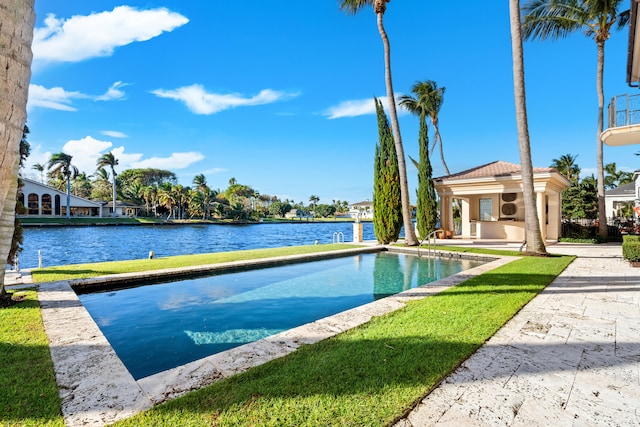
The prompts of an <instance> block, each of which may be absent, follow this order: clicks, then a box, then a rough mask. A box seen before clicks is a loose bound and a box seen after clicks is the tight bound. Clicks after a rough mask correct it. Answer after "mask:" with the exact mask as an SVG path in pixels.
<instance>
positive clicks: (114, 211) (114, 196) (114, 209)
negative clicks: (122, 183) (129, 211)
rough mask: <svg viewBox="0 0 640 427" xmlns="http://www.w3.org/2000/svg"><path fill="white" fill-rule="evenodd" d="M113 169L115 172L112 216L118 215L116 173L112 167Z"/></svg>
mask: <svg viewBox="0 0 640 427" xmlns="http://www.w3.org/2000/svg"><path fill="white" fill-rule="evenodd" d="M111 171H112V172H113V183H112V188H113V213H112V214H111V217H112V218H115V217H116V174H115V172H114V171H113V169H111Z"/></svg>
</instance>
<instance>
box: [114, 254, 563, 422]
mask: <svg viewBox="0 0 640 427" xmlns="http://www.w3.org/2000/svg"><path fill="white" fill-rule="evenodd" d="M572 260H573V257H567V256H552V257H525V258H521V259H518V260H516V261H514V262H512V263H510V264H508V265H505V266H503V267H500V268H497V269H495V270H493V271H490V272H487V273H484V274H482V275H480V276H477V277H475V278H472V279H470V280H468V281H466V282H464V283H462V284H460V285H458V286H456V287H454V288H450V289H449V290H447V291H445V292H443V293H441V294H438V295H436V296H433V297H429V298H425V299H423V300H420V301H413V302H411V303H409V304H408V305H407V306H406V307H405V308H404V309H401V310H399V311H396V312H394V313H390V314H388V315H385V316H382V317H379V318H375V319H373V320H372V321H371V322H369V323H367V324H366V325H363V326H362V327H358V328H355V329H353V330H351V331H348V332H346V333H343V334H341V335H338V336H336V337H334V338H331V339H328V340H325V341H322V342H320V343H317V344H314V345H309V346H303V347H301V348H300V349H299V350H298V351H296V352H295V353H293V354H291V355H289V356H286V357H284V358H281V359H277V360H274V361H272V362H269V363H266V364H264V365H261V366H258V367H257V368H253V369H251V370H249V371H247V372H245V373H243V374H240V375H236V376H233V377H230V378H228V379H226V380H223V381H220V382H218V383H215V384H213V385H212V386H210V387H207V388H204V389H201V390H198V391H195V392H193V393H190V394H188V395H186V396H184V397H182V398H179V399H176V400H174V401H171V402H168V403H166V404H164V405H160V406H157V407H155V408H153V409H151V410H149V411H146V412H143V413H141V414H138V415H137V416H134V417H132V418H130V419H128V420H124V421H122V422H120V423H117V424H116V425H118V426H158V425H180V426H211V425H215V426H254V425H260V426H384V425H387V424H389V423H391V422H393V421H394V420H395V419H397V418H398V417H399V416H401V415H402V414H403V413H404V412H405V411H406V410H408V409H410V408H411V407H412V406H413V405H414V403H415V402H417V401H419V400H420V399H422V398H423V397H424V396H425V395H426V394H427V393H429V392H430V391H431V390H432V388H433V387H435V386H436V385H437V384H438V382H439V381H440V380H441V379H442V378H444V377H445V376H446V375H448V374H449V373H451V372H452V371H453V370H454V369H455V368H456V367H457V366H458V365H459V364H460V363H461V362H462V361H464V360H465V359H466V358H467V357H469V356H470V355H471V354H472V353H473V352H474V351H475V350H476V349H478V348H479V347H480V346H481V345H482V344H483V343H484V342H485V341H486V340H487V339H488V338H490V337H491V336H492V335H493V334H494V333H495V332H496V331H497V330H498V329H499V328H500V327H501V326H502V325H503V324H504V323H505V322H507V321H508V320H509V319H510V318H511V317H513V316H514V315H515V314H516V313H517V312H518V311H519V310H520V309H521V308H522V307H523V306H524V305H525V304H526V303H527V302H529V301H530V300H531V299H532V298H533V297H534V296H535V295H537V294H538V293H539V292H540V291H541V290H542V289H544V287H545V286H547V285H548V284H549V283H550V282H551V281H552V280H553V279H554V278H555V277H556V276H557V275H558V274H559V273H560V272H562V270H564V268H565V267H566V266H567V265H568V264H569V263H570V262H571V261H572Z"/></svg>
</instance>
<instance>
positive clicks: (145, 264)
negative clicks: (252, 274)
mask: <svg viewBox="0 0 640 427" xmlns="http://www.w3.org/2000/svg"><path fill="white" fill-rule="evenodd" d="M357 247H362V246H357V245H351V244H349V245H347V244H327V245H307V246H287V247H281V248H268V249H251V250H245V251H232V252H214V253H209V254H195V255H180V256H170V257H164V258H153V259H148V258H145V259H138V260H129V261H111V262H101V263H94V264H71V265H64V266H56V267H46V268H36V269H33V270H31V276H32V277H33V281H34V282H36V283H42V282H53V281H58V280H70V279H83V278H87V277H96V276H105V275H108V274H119V273H133V272H141V271H149V270H160V269H165V268H179V267H190V266H198V265H208V264H219V263H223V262H231V261H244V260H253V259H260V258H271V257H278V256H288V255H300V254H312V253H318V252H327V251H337V250H342V249H353V248H357Z"/></svg>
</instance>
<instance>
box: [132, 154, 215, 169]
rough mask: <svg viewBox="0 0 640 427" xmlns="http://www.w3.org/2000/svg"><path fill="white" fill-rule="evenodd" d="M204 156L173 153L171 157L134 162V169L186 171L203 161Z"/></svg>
mask: <svg viewBox="0 0 640 427" xmlns="http://www.w3.org/2000/svg"><path fill="white" fill-rule="evenodd" d="M203 159H204V156H203V155H202V154H201V153H198V152H195V151H190V152H186V153H172V154H171V156H169V157H151V158H149V159H144V160H141V161H139V162H134V163H133V164H132V167H134V168H157V169H168V170H171V171H173V170H176V169H184V168H187V167H189V166H191V165H192V164H193V163H196V162H199V161H200V160H203Z"/></svg>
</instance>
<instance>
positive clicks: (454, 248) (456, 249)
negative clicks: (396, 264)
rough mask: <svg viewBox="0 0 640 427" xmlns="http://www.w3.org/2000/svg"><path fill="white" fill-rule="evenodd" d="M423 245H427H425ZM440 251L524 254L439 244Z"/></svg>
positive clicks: (512, 251)
mask: <svg viewBox="0 0 640 427" xmlns="http://www.w3.org/2000/svg"><path fill="white" fill-rule="evenodd" d="M421 247H423V248H424V247H426V245H423V246H421ZM437 250H438V251H448V252H464V253H469V254H484V255H503V256H523V255H524V254H523V253H522V252H520V251H514V250H507V249H489V248H471V247H468V246H448V245H438V246H437Z"/></svg>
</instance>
